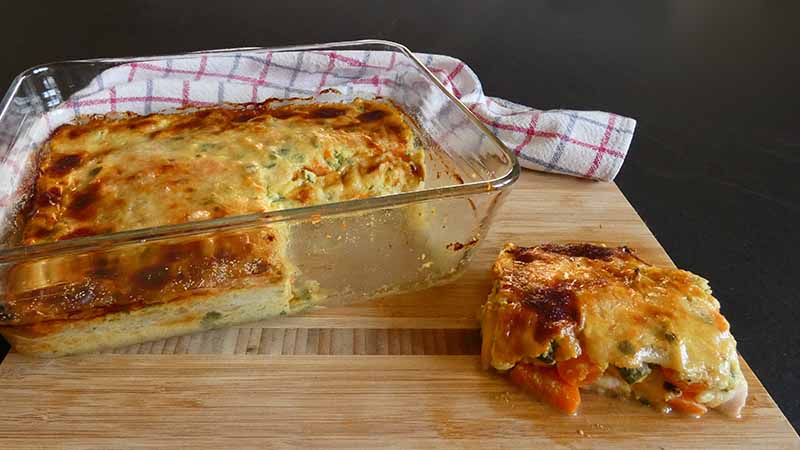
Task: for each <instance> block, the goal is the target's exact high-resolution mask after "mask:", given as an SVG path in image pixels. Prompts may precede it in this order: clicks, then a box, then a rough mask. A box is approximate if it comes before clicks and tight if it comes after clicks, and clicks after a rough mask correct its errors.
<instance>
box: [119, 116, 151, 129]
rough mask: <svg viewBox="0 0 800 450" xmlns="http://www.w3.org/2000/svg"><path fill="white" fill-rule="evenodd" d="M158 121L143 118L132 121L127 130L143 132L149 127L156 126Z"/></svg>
mask: <svg viewBox="0 0 800 450" xmlns="http://www.w3.org/2000/svg"><path fill="white" fill-rule="evenodd" d="M155 124H156V121H155V120H153V119H152V118H149V117H141V118H138V119H131V120H130V121H129V122H128V124H127V126H126V128H127V129H129V130H141V129H142V128H147V127H149V126H152V125H155Z"/></svg>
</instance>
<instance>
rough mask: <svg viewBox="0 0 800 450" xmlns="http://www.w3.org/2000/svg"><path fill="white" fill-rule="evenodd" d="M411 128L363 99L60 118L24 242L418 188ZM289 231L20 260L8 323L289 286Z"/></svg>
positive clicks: (398, 115)
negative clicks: (78, 120)
mask: <svg viewBox="0 0 800 450" xmlns="http://www.w3.org/2000/svg"><path fill="white" fill-rule="evenodd" d="M412 130H413V129H412V127H411V126H410V120H409V119H408V118H407V117H406V116H405V115H404V113H403V112H402V111H401V110H399V109H398V108H397V107H395V106H394V105H392V104H391V103H388V102H384V101H370V100H361V99H356V100H354V101H353V102H351V103H316V104H297V103H294V104H289V105H284V106H273V105H272V104H271V103H270V102H269V101H268V102H264V103H262V104H258V105H246V106H239V107H230V108H219V107H218V108H206V109H200V110H197V111H194V112H185V113H180V114H152V115H149V116H143V117H140V116H136V115H128V116H126V117H124V118H117V119H114V118H110V117H95V118H93V119H91V120H90V121H88V122H87V123H84V124H75V125H66V126H62V127H61V128H59V129H58V130H56V131H55V132H54V134H53V135H52V136H51V138H50V140H49V142H48V143H47V145H46V149H45V151H44V152H43V154H42V157H41V164H40V171H39V175H38V179H37V182H36V192H35V196H34V199H33V203H32V206H31V210H30V212H29V218H28V220H27V221H26V222H25V225H24V228H23V241H24V243H25V244H37V243H42V242H52V241H59V240H64V239H71V238H76V237H82V236H91V235H96V234H101V233H109V232H116V231H124V230H131V229H138V228H143V227H152V226H160V225H168V224H176V223H183V222H188V221H196V220H204V219H211V218H218V217H224V216H231V215H239V214H247V213H256V212H263V211H271V210H276V209H283V208H291V207H297V206H306V205H313V204H319V203H327V202H335V201H343V200H351V199H358V198H365V197H374V196H380V195H386V194H392V193H397V192H403V191H410V190H415V189H418V188H420V187H422V185H423V179H424V168H423V161H424V154H423V150H422V147H421V145H420V144H419V140H418V139H416V137H415V135H414V133H413V131H412ZM287 233H288V231H287V230H286V229H285V227H281V226H270V227H259V228H257V229H252V230H244V231H232V232H222V233H212V234H208V235H200V236H192V237H189V238H184V239H179V240H176V239H171V240H169V241H165V242H158V241H155V242H147V243H138V244H136V245H132V246H125V247H120V248H114V249H111V250H104V251H98V252H94V253H88V254H80V255H66V256H59V257H54V258H47V259H43V260H36V261H28V262H24V263H21V264H18V265H16V266H14V267H12V268H11V270H10V271H9V273H8V277H7V280H6V292H5V296H4V299H3V300H4V301H3V302H0V326H15V327H28V328H30V330H29V331H30V332H31V333H34V334H36V333H39V334H42V333H44V334H46V333H48V332H49V331H51V330H53V329H54V327H56V328H57V327H58V326H59V325H58V324H59V323H62V322H64V321H71V320H81V319H89V318H93V317H98V316H103V315H105V314H109V313H114V312H120V311H130V310H134V309H137V308H142V307H144V306H146V305H151V304H159V303H167V302H172V301H175V300H181V299H190V300H191V299H192V298H196V299H201V298H208V297H209V296H213V295H215V294H218V293H222V292H225V291H227V290H231V289H240V288H250V287H258V286H263V285H282V284H286V282H287V281H290V280H291V273H292V269H291V264H290V263H288V262H287V261H286V255H285V248H286V242H287V239H288V238H289V237H288V236H287ZM286 294H287V295H292V293H291V292H287V293H286ZM287 301H288V300H287Z"/></svg>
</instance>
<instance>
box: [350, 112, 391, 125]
mask: <svg viewBox="0 0 800 450" xmlns="http://www.w3.org/2000/svg"><path fill="white" fill-rule="evenodd" d="M387 115H389V113H388V112H386V111H384V110H382V109H376V110H373V111H367V112H364V113H361V114H359V115H358V117H356V119H358V121H359V122H374V121H376V120H381V119H383V118H384V117H386V116H387Z"/></svg>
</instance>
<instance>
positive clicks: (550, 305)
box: [521, 287, 580, 342]
mask: <svg viewBox="0 0 800 450" xmlns="http://www.w3.org/2000/svg"><path fill="white" fill-rule="evenodd" d="M521 304H522V306H524V307H526V308H528V309H531V310H533V311H535V312H536V315H537V327H536V333H535V337H536V340H538V341H539V342H544V341H545V340H547V339H549V338H551V337H552V336H553V335H555V334H557V333H558V332H559V330H561V329H562V328H565V327H568V326H572V325H576V324H577V323H578V321H579V320H580V312H579V310H578V301H577V299H576V297H575V294H574V293H573V292H572V291H570V290H568V289H565V288H561V287H554V288H550V287H544V288H537V289H534V290H531V291H527V292H525V293H524V294H523V297H522V301H521Z"/></svg>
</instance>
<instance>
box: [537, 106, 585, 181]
mask: <svg viewBox="0 0 800 450" xmlns="http://www.w3.org/2000/svg"><path fill="white" fill-rule="evenodd" d="M577 122H578V115H577V114H573V115H571V116H570V119H569V123H568V124H567V129H566V130H564V133H563V136H566V137H569V136H572V129H573V128H575V123H577ZM566 146H567V140H566V139H564V138H563V137H562V138H558V145H557V146H556V149H555V151H554V152H553V157H552V158H550V162H549V163H547V164H545V166H544V167H545V168H546V169H557V168H559V165H558V161H559V160H560V159H561V155H563V154H564V148H565V147H566Z"/></svg>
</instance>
